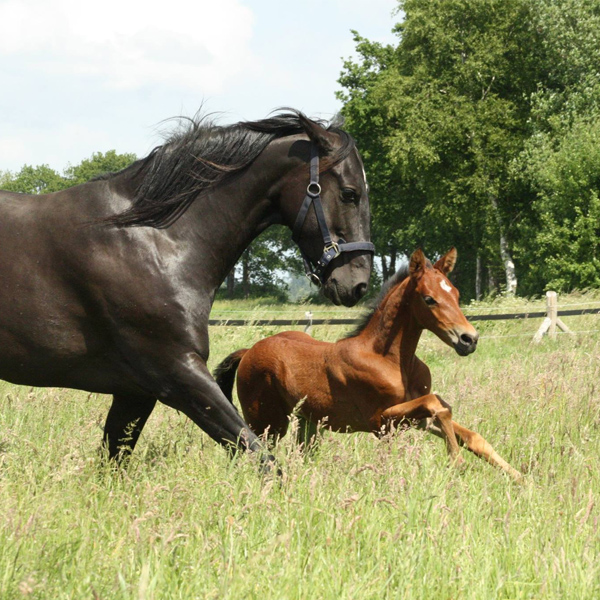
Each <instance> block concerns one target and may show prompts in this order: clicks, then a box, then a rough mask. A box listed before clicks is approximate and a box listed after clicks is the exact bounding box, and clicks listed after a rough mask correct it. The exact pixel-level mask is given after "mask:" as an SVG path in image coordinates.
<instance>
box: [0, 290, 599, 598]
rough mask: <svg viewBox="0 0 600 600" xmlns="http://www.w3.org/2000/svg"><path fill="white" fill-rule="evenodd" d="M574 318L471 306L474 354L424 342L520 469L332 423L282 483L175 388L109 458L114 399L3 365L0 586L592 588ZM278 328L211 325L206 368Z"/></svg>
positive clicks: (311, 594) (192, 590)
mask: <svg viewBox="0 0 600 600" xmlns="http://www.w3.org/2000/svg"><path fill="white" fill-rule="evenodd" d="M590 297H591V296H588V295H583V296H578V297H577V298H578V299H579V300H581V301H586V300H588V299H589V298H590ZM592 299H593V297H592ZM567 300H569V301H571V300H572V298H568V299H565V302H566V301H567ZM573 300H574V298H573ZM561 301H562V299H561ZM537 302H538V305H540V306H541V307H542V308H543V304H544V301H543V300H539V301H537ZM245 306H246V305H244V304H239V305H238V307H239V310H240V311H242V310H245V308H244V307H245ZM493 306H494V307H497V306H499V304H498V303H497V302H495V303H494V305H493ZM500 306H501V307H502V305H501V304H500ZM507 306H509V307H510V308H509V310H507V312H510V311H512V310H513V308H514V303H511V302H508V303H507ZM216 308H219V307H218V306H217V307H216ZM269 308H270V306H269V305H266V306H263V307H260V306H256V305H254V306H251V307H250V308H249V309H248V310H253V311H256V318H268V317H269V316H271V315H270V314H269ZM325 308H331V307H325ZM293 310H296V309H295V308H294V309H293ZM527 310H531V309H527ZM242 318H243V317H242ZM565 320H566V322H567V324H568V325H569V326H570V327H571V328H572V329H575V330H585V331H588V330H591V331H592V332H591V333H588V334H580V335H578V336H576V337H574V338H571V337H570V336H560V337H559V339H558V340H557V341H556V342H553V341H551V340H548V339H544V341H543V342H542V343H541V344H540V345H533V344H531V338H532V337H533V334H534V333H535V331H536V330H537V327H538V326H539V320H532V321H513V322H477V323H476V325H477V326H478V328H479V329H480V331H481V334H482V340H481V342H480V347H479V349H478V351H477V352H476V353H475V354H473V355H471V356H469V357H468V358H461V357H459V356H457V355H456V354H455V353H454V352H453V351H452V350H451V349H450V348H448V347H446V346H444V345H443V344H442V343H441V342H439V340H437V339H436V338H434V337H433V336H431V335H426V336H424V339H423V341H422V343H421V346H420V348H419V352H418V354H419V356H421V357H422V358H423V359H424V360H425V361H426V362H427V363H428V364H429V365H430V367H431V368H432V372H433V384H434V388H435V390H436V391H438V392H439V393H440V394H441V395H442V396H443V397H444V398H445V399H446V400H447V401H448V402H450V404H452V405H453V407H454V414H455V418H456V420H457V421H458V422H460V423H462V424H464V425H465V426H467V427H470V428H473V429H475V430H477V431H479V432H480V433H481V434H482V435H484V436H485V437H486V438H487V439H489V441H490V442H491V443H492V444H493V445H494V446H495V448H496V449H497V450H498V452H499V453H500V454H501V455H503V456H504V457H505V458H506V459H507V460H508V461H509V462H510V463H511V464H513V466H515V467H516V468H518V469H520V470H522V471H523V472H524V473H525V474H526V476H527V482H526V483H525V485H523V486H518V485H516V484H514V483H512V482H511V481H510V480H509V479H508V478H507V477H506V476H505V475H504V474H503V473H501V472H500V471H498V470H495V469H493V468H492V467H490V466H489V465H487V464H486V463H484V462H483V461H481V460H478V459H476V458H475V457H474V456H472V455H467V456H466V457H465V458H466V463H467V465H466V468H465V469H464V470H460V471H456V470H453V469H451V468H449V467H448V462H447V458H446V453H445V450H444V447H443V443H442V442H441V441H440V440H438V439H436V438H433V437H429V436H428V435H427V434H425V433H422V432H419V431H414V430H408V431H403V432H398V433H397V434H395V435H392V436H390V437H387V438H385V439H383V440H377V439H375V438H374V437H372V436H369V435H366V434H356V435H342V434H331V433H325V434H324V436H323V439H322V441H321V444H320V447H319V448H318V449H317V450H316V451H315V452H314V453H312V454H311V455H309V456H303V455H301V454H300V453H299V451H298V449H297V447H296V446H295V444H294V443H293V440H292V437H291V436H288V437H286V438H285V439H284V440H283V442H282V443H281V444H280V445H279V447H278V448H277V449H276V454H277V456H278V459H279V461H280V463H281V465H282V467H283V469H284V478H283V481H282V483H281V484H280V485H279V484H273V482H265V481H262V480H261V479H260V478H259V476H258V475H257V468H256V464H255V462H254V460H253V459H252V458H251V457H247V456H242V457H240V458H238V459H236V460H235V461H234V462H233V463H232V462H231V461H230V460H229V459H228V458H227V455H226V454H225V452H223V451H222V450H221V449H220V448H218V447H217V446H216V445H215V444H214V443H213V442H212V441H211V440H209V439H208V438H207V437H206V436H205V435H204V434H203V433H202V432H200V431H199V430H198V429H197V428H196V427H195V426H194V425H192V424H191V423H190V422H189V421H188V420H187V419H186V418H185V417H183V416H182V415H180V414H178V413H177V412H175V411H173V410H171V409H168V408H165V407H163V406H159V407H157V409H156V411H155V412H154V413H153V415H152V417H151V419H150V421H149V423H148V425H147V427H146V429H145V430H144V433H143V435H142V439H141V440H140V443H139V445H138V448H137V449H136V452H135V454H134V456H133V458H132V460H131V464H130V466H129V468H128V469H127V470H126V471H121V472H118V473H115V472H113V471H112V470H111V469H109V468H107V467H106V466H103V464H102V463H101V461H100V460H99V457H98V452H97V449H98V446H99V441H100V437H101V432H102V426H103V422H104V419H105V417H106V413H107V411H108V406H109V399H108V398H107V397H104V396H98V395H96V394H87V393H83V392H74V391H67V390H53V389H47V390H45V389H31V388H25V387H20V388H19V387H15V386H11V385H9V384H2V383H0V598H1V599H2V600H5V599H8V600H10V599H13V598H15V599H16V598H23V597H30V598H40V599H50V598H51V599H55V598H65V599H66V598H102V599H113V598H115V599H129V598H145V599H151V598H152V599H159V598H165V599H166V598H169V599H171V598H181V599H190V598H215V599H217V598H218V599H221V598H240V597H244V598H285V599H288V598H289V599H295V598H332V599H333V598H335V599H337V598H348V599H356V598H361V599H362V598H374V599H375V598H377V599H381V598H428V599H450V598H452V599H459V598H460V599H462V598H469V599H471V598H472V599H482V598H483V599H488V598H540V599H541V598H543V599H546V598H577V599H579V598H589V599H592V598H598V597H600V530H599V526H600V500H598V498H600V476H599V474H598V472H599V468H598V465H599V464H600V397H599V394H598V385H599V384H598V382H599V381H600V362H599V355H600V334H599V333H597V332H595V331H593V330H595V329H600V322H599V321H598V317H597V316H585V317H570V318H566V319H565ZM298 329H302V327H298ZM347 329H348V328H344V327H334V326H323V327H319V326H316V327H315V328H314V329H313V335H314V336H315V337H317V338H319V339H325V340H330V341H332V340H334V339H336V338H337V337H339V336H340V335H341V334H342V333H344V332H345V331H347ZM277 331H279V329H277V328H274V327H260V328H250V327H245V328H244V327H241V328H240V327H238V328H234V327H215V328H213V329H212V331H211V339H212V354H211V359H210V366H211V368H212V367H214V366H215V365H216V364H217V362H218V361H220V360H221V359H222V358H223V357H224V356H226V355H227V354H228V353H229V352H231V351H233V350H234V349H236V348H239V347H247V346H249V345H251V344H253V343H254V342H256V341H257V340H258V339H260V338H261V337H264V336H266V335H270V334H272V333H275V332H277ZM507 336H510V337H507Z"/></svg>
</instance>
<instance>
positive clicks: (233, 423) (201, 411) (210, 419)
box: [159, 353, 275, 472]
mask: <svg viewBox="0 0 600 600" xmlns="http://www.w3.org/2000/svg"><path fill="white" fill-rule="evenodd" d="M159 398H160V400H161V401H162V402H163V403H164V404H166V405H167V406H170V407H172V408H175V409H176V410H179V411H181V412H182V413H184V414H185V415H187V416H188V417H189V418H190V419H191V420H192V421H194V423H196V425H198V426H199V427H200V428H201V429H202V430H203V431H205V432H206V433H207V434H208V435H209V436H210V437H211V438H212V439H213V440H215V441H216V442H218V443H219V444H221V445H222V446H224V447H226V448H230V449H231V448H234V449H237V448H239V449H242V450H248V451H250V452H259V456H260V461H261V467H262V470H263V471H264V472H270V471H271V470H272V468H273V466H274V465H275V458H274V457H273V456H272V455H271V454H269V453H268V452H267V451H266V449H265V448H264V445H263V444H262V443H261V441H260V440H259V439H258V437H257V436H256V435H255V434H254V433H253V432H252V430H251V429H250V428H249V427H248V425H247V424H246V423H245V422H244V420H243V419H242V417H241V416H240V414H239V413H238V411H237V409H236V408H235V406H234V405H233V404H232V403H231V402H230V401H229V400H228V399H227V397H226V396H225V395H224V394H223V392H222V391H221V388H220V387H219V386H218V384H217V383H216V381H215V380H214V379H213V378H212V375H211V374H210V372H209V370H208V369H207V367H206V364H205V362H204V361H203V359H202V358H201V357H200V356H199V355H198V354H195V353H190V354H187V355H185V356H184V357H183V358H182V359H181V361H180V362H179V363H178V364H177V365H176V366H175V372H172V374H171V375H170V376H169V377H168V380H167V381H165V382H164V383H163V390H162V392H160V394H159Z"/></svg>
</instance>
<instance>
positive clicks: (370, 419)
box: [215, 248, 522, 480]
mask: <svg viewBox="0 0 600 600" xmlns="http://www.w3.org/2000/svg"><path fill="white" fill-rule="evenodd" d="M455 263H456V250H455V249H454V248H452V249H451V250H450V251H449V252H448V253H446V254H445V255H444V256H442V258H440V259H439V260H438V261H437V262H436V263H435V265H432V264H431V263H430V262H429V261H428V260H427V259H426V258H425V256H424V254H423V252H422V251H421V250H417V251H416V252H414V253H413V255H412V256H411V259H410V263H409V266H408V270H407V271H406V272H398V273H397V274H396V275H395V276H394V277H393V278H392V280H391V281H390V282H389V283H388V284H386V286H385V287H384V289H383V290H382V294H381V295H382V299H381V301H380V302H379V303H378V305H377V308H376V309H375V310H374V311H373V313H372V314H371V315H370V316H369V317H367V318H365V320H364V323H363V324H362V325H361V326H360V327H359V328H358V329H357V331H355V332H354V333H353V334H351V335H350V336H349V337H347V338H345V339H342V340H339V341H338V342H335V343H328V342H320V341H317V340H315V339H313V338H312V337H310V336H309V335H307V334H305V333H302V332H299V331H286V332H284V333H280V334H278V335H274V336H271V337H268V338H266V339H264V340H261V341H260V342H258V343H257V344H255V345H254V346H253V347H252V348H250V349H244V350H238V351H237V352H234V353H233V354H230V355H229V356H228V357H227V358H226V359H225V360H224V361H223V362H222V363H221V364H220V365H219V366H218V367H217V369H216V371H215V377H216V380H217V383H218V384H219V385H220V386H221V389H222V391H223V392H224V393H225V395H226V396H227V397H228V398H229V399H230V400H231V398H232V390H233V381H234V377H235V372H236V370H237V371H238V379H237V391H238V397H239V400H240V403H241V405H242V410H243V412H244V417H245V419H246V421H247V423H248V424H249V425H250V427H251V428H252V430H253V431H254V432H255V433H256V434H258V435H260V434H263V433H265V432H266V433H267V434H268V435H269V436H270V437H277V436H283V435H285V433H286V431H287V428H288V424H289V417H290V414H291V413H292V412H293V411H294V410H297V412H298V413H299V414H300V415H301V416H303V417H304V418H305V419H307V421H308V422H309V423H311V424H313V427H314V424H315V423H318V422H322V423H325V424H326V425H325V426H326V427H327V428H329V429H332V430H334V431H342V432H353V431H370V432H373V433H376V434H378V433H381V432H382V431H385V430H386V428H387V427H389V425H390V424H392V423H399V422H402V421H404V420H408V421H417V422H418V425H419V426H421V427H426V429H427V430H428V431H431V432H432V433H434V434H435V435H438V436H439V437H442V438H444V439H445V441H446V446H447V449H448V453H449V455H450V458H451V460H452V462H453V463H460V462H462V457H461V456H459V443H460V444H462V445H464V446H466V447H467V448H468V449H469V450H470V451H471V452H473V453H474V454H476V455H477V456H480V457H482V458H485V459H486V460H487V461H488V462H490V463H491V464H492V465H495V466H497V467H499V468H501V469H502V470H504V471H506V472H507V473H508V474H509V475H511V476H512V477H513V478H514V479H515V480H520V479H521V478H522V476H521V474H520V473H519V472H518V471H517V470H515V469H513V467H511V466H510V465H509V464H508V463H507V462H506V461H505V460H504V459H503V458H501V457H500V456H499V455H498V454H497V453H496V451H495V450H494V449H493V448H492V446H491V445H490V444H489V443H488V442H487V441H486V440H485V439H483V437H481V436H480V435H479V434H478V433H475V432H473V431H470V430H469V429H466V428H465V427H462V426H461V425H459V424H458V423H456V422H455V421H453V420H452V410H451V408H450V406H449V405H448V403H446V402H445V401H444V400H442V398H440V396H438V395H437V394H433V393H432V391H431V374H430V371H429V368H428V367H427V365H425V363H423V361H421V360H420V359H419V358H417V356H416V355H415V351H416V348H417V344H418V342H419V338H420V337H421V333H422V331H423V329H428V330H429V331H432V332H433V333H435V335H437V336H438V337H439V338H440V339H441V340H442V341H443V342H445V343H446V344H448V345H449V346H452V347H453V348H454V349H455V350H456V352H457V353H458V354H460V355H461V356H467V355H468V354H471V353H472V352H474V351H475V349H476V348H477V340H478V337H479V335H478V333H477V331H476V330H475V328H474V327H473V326H472V325H471V324H470V323H469V322H468V321H467V319H466V318H465V316H464V315H463V313H462V311H461V310H460V308H459V305H458V297H459V295H458V290H457V289H456V288H455V287H454V286H453V285H452V283H451V282H450V281H449V280H448V278H447V275H448V273H450V271H452V269H453V268H454V264H455ZM298 405H300V406H298Z"/></svg>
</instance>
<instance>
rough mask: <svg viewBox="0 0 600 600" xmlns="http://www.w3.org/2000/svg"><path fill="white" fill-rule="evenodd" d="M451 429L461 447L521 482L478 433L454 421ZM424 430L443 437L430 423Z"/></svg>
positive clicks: (518, 476)
mask: <svg viewBox="0 0 600 600" xmlns="http://www.w3.org/2000/svg"><path fill="white" fill-rule="evenodd" d="M452 427H453V428H454V433H455V434H456V437H457V439H458V443H459V444H460V445H461V446H466V447H467V449H468V450H470V451H471V452H472V453H473V454H475V455H476V456H479V457H480V458H483V459H485V460H487V461H488V462H489V463H490V464H491V465H493V466H495V467H498V468H499V469H502V470H503V471H504V472H505V473H508V474H509V475H510V476H511V477H512V478H513V479H514V480H515V481H517V482H522V481H523V475H522V474H521V473H519V471H517V470H516V469H514V468H513V467H511V466H510V465H509V464H508V463H507V462H506V461H505V460H504V459H503V458H502V457H501V456H500V455H499V454H498V453H497V452H496V451H495V450H494V448H493V447H492V445H491V444H490V443H489V442H488V441H487V440H486V439H485V438H484V437H483V436H482V435H480V434H479V433H476V432H475V431H471V430H470V429H467V428H466V427H463V426H462V425H459V424H458V423H457V422H456V421H452ZM424 429H426V430H427V431H429V432H430V433H433V435H437V436H438V437H444V434H443V433H442V431H441V429H439V428H438V427H436V426H435V425H433V424H431V423H427V424H426V425H425V426H424Z"/></svg>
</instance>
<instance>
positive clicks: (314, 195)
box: [292, 143, 375, 287]
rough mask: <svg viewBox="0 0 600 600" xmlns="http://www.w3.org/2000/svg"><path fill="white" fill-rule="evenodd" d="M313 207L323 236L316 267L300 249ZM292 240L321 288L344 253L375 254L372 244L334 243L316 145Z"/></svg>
mask: <svg viewBox="0 0 600 600" xmlns="http://www.w3.org/2000/svg"><path fill="white" fill-rule="evenodd" d="M311 205H312V206H314V209H315V216H316V217H317V223H318V224H319V228H320V229H321V235H322V236H323V254H322V256H321V258H320V259H319V260H318V261H317V264H316V265H315V266H314V267H313V265H312V264H311V260H310V259H309V258H308V256H307V255H306V253H305V252H304V251H303V250H302V248H300V234H301V232H302V226H303V225H304V221H305V220H306V215H307V214H308V210H309V209H310V207H311ZM292 239H293V240H294V242H296V244H298V247H299V248H300V254H302V260H303V261H304V270H305V271H306V276H307V277H308V278H309V279H310V281H311V282H312V283H314V284H315V285H317V286H319V287H320V286H321V285H323V281H322V279H321V278H322V277H323V273H325V270H326V269H327V266H328V265H329V263H330V262H331V261H332V260H333V259H334V258H336V257H338V256H339V255H340V254H341V253H342V252H352V251H354V250H364V251H366V252H372V253H375V246H374V245H373V244H372V243H371V242H346V240H344V239H342V238H340V239H339V240H338V241H337V242H334V241H333V240H332V239H331V233H330V232H329V227H327V221H326V220H325V213H324V212H323V204H322V203H321V186H320V185H319V148H318V147H317V145H316V144H314V143H313V144H311V149H310V183H309V184H308V186H307V188H306V196H305V197H304V202H302V206H301V207H300V210H299V211H298V216H297V217H296V222H295V223H294V228H293V229H292Z"/></svg>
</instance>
